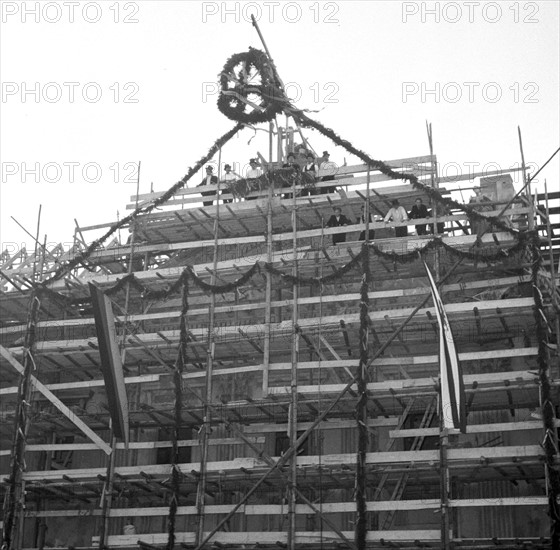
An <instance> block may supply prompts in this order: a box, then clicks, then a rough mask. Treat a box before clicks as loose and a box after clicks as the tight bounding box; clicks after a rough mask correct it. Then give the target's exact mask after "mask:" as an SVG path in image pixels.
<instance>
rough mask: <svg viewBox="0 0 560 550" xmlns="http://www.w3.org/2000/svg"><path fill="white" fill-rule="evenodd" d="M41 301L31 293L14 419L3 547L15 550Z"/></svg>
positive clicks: (22, 507)
mask: <svg viewBox="0 0 560 550" xmlns="http://www.w3.org/2000/svg"><path fill="white" fill-rule="evenodd" d="M39 307H40V302H39V298H38V297H37V295H36V294H35V291H33V292H32V293H31V301H30V304H29V310H28V314H27V328H26V331H25V340H24V344H23V367H24V371H23V374H22V376H21V380H20V383H19V388H18V399H17V409H16V415H15V419H14V442H13V447H12V456H11V468H12V470H11V473H10V478H9V486H8V492H7V494H6V498H5V500H4V514H3V515H4V525H3V531H2V548H5V549H6V550H14V549H16V548H17V546H16V541H17V540H18V535H20V533H18V531H19V530H20V529H18V526H19V524H20V515H22V514H23V513H24V510H25V491H24V490H23V480H22V474H23V471H24V470H25V458H24V455H25V447H26V440H27V432H28V430H29V423H30V418H29V413H30V412H31V407H30V403H31V391H32V387H33V386H32V384H31V371H32V368H33V367H34V362H33V358H32V355H31V354H32V350H33V347H34V345H35V327H36V323H37V316H38V313H39Z"/></svg>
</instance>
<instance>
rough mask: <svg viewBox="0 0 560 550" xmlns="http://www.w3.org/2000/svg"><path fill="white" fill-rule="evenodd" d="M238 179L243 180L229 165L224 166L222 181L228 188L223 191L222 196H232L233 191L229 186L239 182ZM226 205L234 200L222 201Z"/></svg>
mask: <svg viewBox="0 0 560 550" xmlns="http://www.w3.org/2000/svg"><path fill="white" fill-rule="evenodd" d="M238 179H241V177H240V176H239V175H238V174H236V173H235V172H232V170H231V166H230V165H229V164H226V165H225V166H224V175H223V176H222V179H221V180H220V181H222V182H223V183H225V184H226V188H225V189H224V190H223V191H222V193H221V194H222V195H230V194H231V189H230V188H229V185H230V184H231V183H233V182H234V181H237V180H238ZM222 201H223V203H224V204H227V203H230V202H233V199H222Z"/></svg>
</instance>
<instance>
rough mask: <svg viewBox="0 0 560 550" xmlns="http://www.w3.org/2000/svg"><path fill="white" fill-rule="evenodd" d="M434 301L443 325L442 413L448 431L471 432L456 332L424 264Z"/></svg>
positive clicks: (441, 357) (440, 327) (440, 339)
mask: <svg viewBox="0 0 560 550" xmlns="http://www.w3.org/2000/svg"><path fill="white" fill-rule="evenodd" d="M424 267H425V268H426V273H427V274H428V280H429V281H430V288H431V291H432V298H433V300H434V306H435V308H436V315H437V320H438V325H439V370H440V380H441V411H442V414H443V426H444V427H445V428H458V429H459V430H461V432H463V433H466V431H467V414H466V406H465V388H464V386H463V374H462V372H461V366H460V364H459V356H458V354H457V349H456V348H455V342H454V340H453V333H452V332H451V327H450V326H449V321H448V319H447V314H446V313H445V308H444V307H443V302H442V301H441V297H440V295H439V292H438V289H437V286H436V283H435V282H434V279H433V277H432V274H431V272H430V270H429V268H428V266H427V265H426V262H424Z"/></svg>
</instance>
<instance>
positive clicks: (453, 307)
mask: <svg viewBox="0 0 560 550" xmlns="http://www.w3.org/2000/svg"><path fill="white" fill-rule="evenodd" d="M476 304H477V306H478V309H479V310H481V311H489V310H491V311H495V309H496V307H500V308H501V309H502V311H504V310H506V309H508V308H510V309H513V308H515V309H517V310H524V311H525V312H527V315H530V312H531V308H532V307H533V305H534V302H533V299H532V298H511V299H508V300H487V301H485V302H476ZM473 306H474V304H473V303H472V302H464V303H451V304H447V305H446V306H445V309H446V311H447V313H448V315H449V316H450V317H451V319H450V320H451V321H452V322H453V320H454V317H456V316H460V315H464V314H467V313H470V312H471V311H472V309H473ZM413 310H414V308H402V309H393V310H382V311H372V312H371V313H370V318H371V320H372V321H381V320H383V319H384V317H385V315H389V317H390V318H391V319H393V320H402V319H405V318H406V317H407V316H408V315H409V314H410V313H412V311H413ZM427 311H430V312H433V307H430V308H423V309H420V310H418V312H417V313H418V315H419V317H422V316H425V315H426V312H427ZM359 317H360V316H359V314H358V313H355V314H344V315H340V314H339V315H328V316H324V317H322V318H321V319H319V318H315V317H310V318H300V319H299V321H298V326H300V327H301V328H302V329H305V328H312V327H318V326H319V324H320V325H321V326H322V327H323V328H326V327H329V326H330V327H335V326H338V325H340V322H341V321H343V322H344V323H345V324H358V323H359V321H360V319H359ZM270 327H271V333H272V334H273V335H274V334H289V333H290V330H291V321H290V320H286V321H282V322H280V323H271V325H270ZM239 328H240V327H238V326H233V325H231V326H223V327H221V328H220V338H221V339H224V340H225V339H228V338H229V339H235V338H238V335H239ZM241 328H242V330H243V329H245V330H244V335H246V337H247V338H249V339H250V338H253V337H256V338H258V337H259V336H260V335H262V334H264V330H265V325H264V324H255V325H250V326H245V325H243V326H242V327H241ZM191 333H192V334H193V335H194V336H195V337H197V338H198V337H201V338H204V337H206V336H207V330H206V329H205V328H198V329H192V330H191ZM160 334H163V335H164V336H165V337H166V338H169V339H170V340H171V341H175V342H177V341H178V338H179V331H178V330H168V331H159V334H158V333H145V334H140V335H138V341H139V342H142V344H143V345H146V346H149V345H155V344H158V343H161V336H160ZM96 344H97V339H96V338H88V339H75V340H49V341H40V342H38V344H37V350H38V351H39V352H41V353H48V352H56V351H58V350H59V348H61V347H62V348H65V349H66V350H67V351H71V350H76V349H81V348H88V347H92V345H93V346H95V345H96ZM11 349H12V350H13V353H14V354H16V355H17V354H18V353H19V354H21V353H22V351H21V348H11ZM18 350H19V351H18Z"/></svg>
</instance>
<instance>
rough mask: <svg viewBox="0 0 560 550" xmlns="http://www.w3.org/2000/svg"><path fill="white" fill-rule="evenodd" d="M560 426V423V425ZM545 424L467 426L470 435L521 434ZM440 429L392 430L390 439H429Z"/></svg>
mask: <svg viewBox="0 0 560 550" xmlns="http://www.w3.org/2000/svg"><path fill="white" fill-rule="evenodd" d="M558 425H560V423H558ZM542 429H543V423H542V421H539V420H527V421H524V422H500V423H496V424H474V425H471V426H467V433H468V434H479V433H491V432H519V431H522V430H542ZM439 433H440V430H439V428H415V429H411V430H390V431H389V437H392V438H403V437H429V436H434V435H439Z"/></svg>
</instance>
